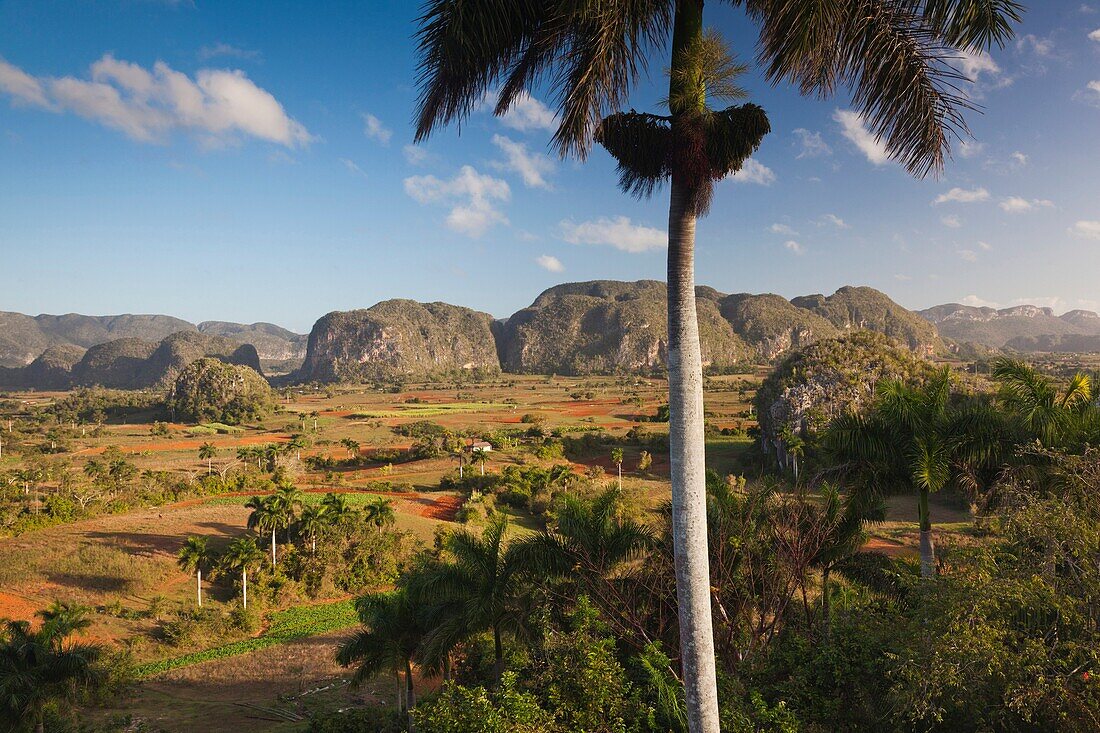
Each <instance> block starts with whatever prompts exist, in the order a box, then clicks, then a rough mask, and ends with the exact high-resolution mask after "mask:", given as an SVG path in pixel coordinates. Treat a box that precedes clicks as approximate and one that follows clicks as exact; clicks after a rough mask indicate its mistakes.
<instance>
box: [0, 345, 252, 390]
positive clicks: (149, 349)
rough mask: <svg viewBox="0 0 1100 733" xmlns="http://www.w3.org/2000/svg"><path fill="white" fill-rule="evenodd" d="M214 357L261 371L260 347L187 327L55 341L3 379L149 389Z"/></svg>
mask: <svg viewBox="0 0 1100 733" xmlns="http://www.w3.org/2000/svg"><path fill="white" fill-rule="evenodd" d="M204 357H213V358H216V359H219V360H221V361H224V362H226V363H229V364H238V365H242V366H247V367H251V368H252V369H253V370H254V371H256V372H257V373H262V372H260V360H259V357H258V356H257V355H256V349H255V348H253V347H252V346H250V345H248V344H243V345H242V344H238V343H237V342H235V341H230V340H229V339H224V338H221V337H219V336H205V335H203V334H200V333H196V332H194V331H181V332H179V333H175V334H172V335H170V336H168V337H167V338H165V339H164V340H163V341H161V342H160V343H156V342H152V341H144V340H142V339H134V338H126V339H116V340H114V341H108V342H107V343H103V344H97V345H95V346H93V347H91V348H90V349H88V350H87V351H86V352H85V351H83V350H82V349H80V348H79V347H76V346H71V345H70V346H52V347H50V348H49V349H47V350H46V351H45V352H43V353H42V355H41V356H39V357H38V358H37V359H35V361H34V362H32V363H31V364H29V365H28V366H26V367H22V368H17V369H10V368H9V369H4V370H3V371H2V373H0V384H4V385H5V386H9V387H22V388H34V389H70V388H72V387H92V386H100V387H108V388H111V389H147V388H150V387H164V386H166V385H168V384H170V383H171V382H172V381H173V380H175V378H176V377H177V376H178V375H179V373H180V372H181V371H182V370H183V369H184V368H185V367H187V366H188V365H189V364H191V363H192V362H194V361H196V360H198V359H202V358H204Z"/></svg>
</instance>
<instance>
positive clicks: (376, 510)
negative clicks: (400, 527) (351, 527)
mask: <svg viewBox="0 0 1100 733" xmlns="http://www.w3.org/2000/svg"><path fill="white" fill-rule="evenodd" d="M363 517H364V519H365V520H366V522H367V524H373V525H374V526H375V528H377V529H378V534H382V530H383V529H384V528H385V527H388V526H390V525H392V524H393V523H394V522H396V521H397V515H396V514H395V513H394V510H393V502H392V501H391V500H389V499H387V498H385V497H382V496H376V497H375V498H374V499H372V500H371V501H369V502H367V505H366V507H364V508H363Z"/></svg>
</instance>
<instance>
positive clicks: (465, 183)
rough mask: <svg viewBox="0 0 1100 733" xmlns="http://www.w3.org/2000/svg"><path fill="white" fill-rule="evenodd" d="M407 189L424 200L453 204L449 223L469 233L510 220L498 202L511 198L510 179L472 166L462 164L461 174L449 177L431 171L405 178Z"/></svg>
mask: <svg viewBox="0 0 1100 733" xmlns="http://www.w3.org/2000/svg"><path fill="white" fill-rule="evenodd" d="M405 193H407V194H408V195H409V196H411V197H412V198H413V199H414V200H416V201H417V202H419V203H421V204H442V205H445V206H450V207H451V211H450V213H449V214H448V215H447V226H448V227H449V228H451V229H453V230H454V231H456V232H460V233H462V234H465V235H467V236H469V237H474V238H477V237H480V236H481V235H483V234H484V233H485V232H486V231H488V229H489V228H490V227H492V226H493V225H494V224H506V223H508V219H507V218H506V217H505V216H504V214H503V213H502V212H501V211H500V210H498V209H497V208H496V205H495V202H502V203H503V202H507V201H508V200H509V199H510V198H511V196H512V191H511V189H510V188H509V187H508V183H507V182H506V181H502V180H500V179H499V178H493V177H492V176H488V175H484V174H481V173H478V172H477V170H476V169H475V168H474V167H472V166H468V165H465V166H462V170H461V171H459V173H458V175H456V176H455V177H454V178H451V179H450V180H446V181H445V180H442V179H439V178H436V177H435V176H432V175H427V176H411V177H409V178H406V179H405Z"/></svg>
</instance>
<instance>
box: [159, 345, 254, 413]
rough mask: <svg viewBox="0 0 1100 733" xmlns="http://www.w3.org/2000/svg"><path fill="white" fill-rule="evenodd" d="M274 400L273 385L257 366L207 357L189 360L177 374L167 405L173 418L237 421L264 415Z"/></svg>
mask: <svg viewBox="0 0 1100 733" xmlns="http://www.w3.org/2000/svg"><path fill="white" fill-rule="evenodd" d="M274 400H275V396H274V393H272V391H271V388H270V387H269V386H268V384H267V382H266V381H264V378H263V377H261V376H260V375H259V374H258V373H257V372H256V371H255V370H254V369H251V368H249V367H245V366H236V365H233V364H226V363H224V362H222V361H219V360H218V359H210V358H204V359H199V360H197V361H194V362H192V363H191V364H189V365H188V366H187V367H186V368H185V369H184V370H183V371H182V372H181V373H180V375H179V377H177V378H176V381H175V384H173V385H172V389H171V391H170V392H169V393H168V397H167V399H166V406H167V408H168V411H169V412H170V413H171V414H172V415H173V416H174V419H178V420H186V421H188V422H197V423H204V422H213V423H228V424H230V425H238V424H240V423H242V422H251V421H254V420H259V419H260V418H262V417H263V416H264V415H266V414H267V413H268V412H269V411H270V410H271V409H272V406H273V403H274ZM215 429H216V428H215Z"/></svg>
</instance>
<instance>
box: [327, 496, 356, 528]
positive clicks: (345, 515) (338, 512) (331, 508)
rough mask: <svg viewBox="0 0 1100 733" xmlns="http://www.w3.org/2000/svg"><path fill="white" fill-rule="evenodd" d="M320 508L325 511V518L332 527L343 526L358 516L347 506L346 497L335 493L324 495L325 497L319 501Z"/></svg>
mask: <svg viewBox="0 0 1100 733" xmlns="http://www.w3.org/2000/svg"><path fill="white" fill-rule="evenodd" d="M321 506H322V507H323V508H324V510H325V516H326V517H328V520H329V522H330V523H331V524H333V525H339V524H343V523H344V522H347V521H348V520H350V519H352V518H353V517H355V515H356V514H358V512H357V511H355V509H354V508H353V507H352V506H351V505H350V504H348V499H347V497H346V496H344V495H343V494H337V493H335V492H331V493H328V494H325V497H324V498H323V499H321Z"/></svg>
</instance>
